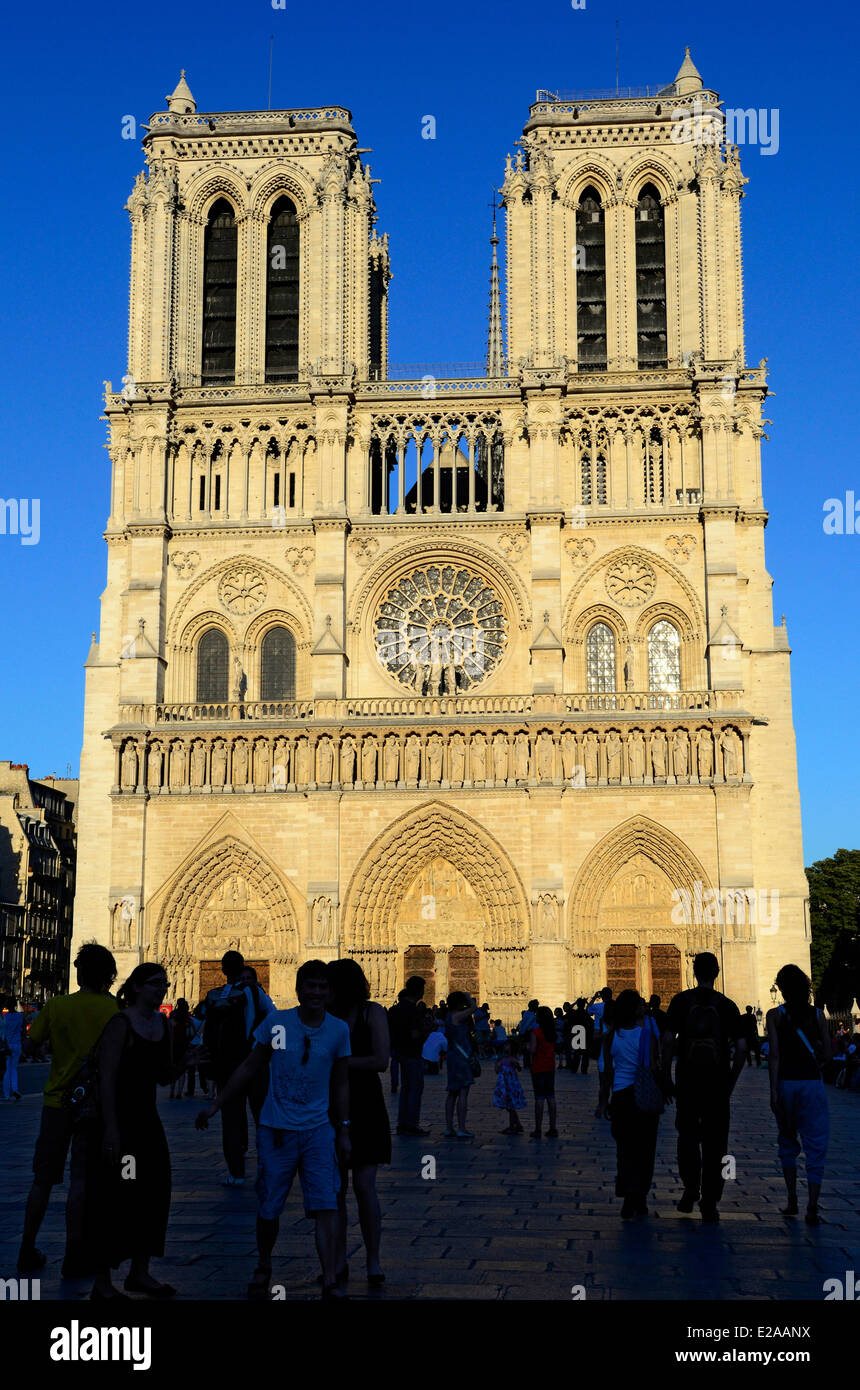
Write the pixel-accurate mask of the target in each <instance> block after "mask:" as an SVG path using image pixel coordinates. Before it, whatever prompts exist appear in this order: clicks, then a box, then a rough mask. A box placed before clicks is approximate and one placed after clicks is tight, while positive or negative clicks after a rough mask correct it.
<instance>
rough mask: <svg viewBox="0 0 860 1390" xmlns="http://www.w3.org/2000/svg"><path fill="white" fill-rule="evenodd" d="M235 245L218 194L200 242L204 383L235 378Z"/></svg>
mask: <svg viewBox="0 0 860 1390" xmlns="http://www.w3.org/2000/svg"><path fill="white" fill-rule="evenodd" d="M236 247H237V240H236V217H235V214H234V212H233V209H232V208H231V206H230V204H229V203H228V202H227V200H226V199H225V198H220V199H219V200H218V202H217V203H216V204H215V205H214V207H213V208H212V211H211V212H210V214H209V221H208V223H207V225H206V232H205V235H204V242H203V371H202V381H203V385H204V386H209V385H213V384H216V385H217V384H218V383H221V382H232V381H235V379H236Z"/></svg>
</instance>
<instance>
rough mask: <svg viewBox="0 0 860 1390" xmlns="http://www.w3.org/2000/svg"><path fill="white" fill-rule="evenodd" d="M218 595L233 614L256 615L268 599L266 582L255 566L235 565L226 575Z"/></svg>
mask: <svg viewBox="0 0 860 1390" xmlns="http://www.w3.org/2000/svg"><path fill="white" fill-rule="evenodd" d="M218 594H219V596H220V599H221V602H222V603H223V605H224V607H225V608H229V610H230V612H231V613H255V612H256V611H257V609H258V608H259V607H260V605H261V604H262V603H263V601H264V600H265V597H266V581H265V579H264V578H263V576H262V574H261V573H260V571H259V570H258V569H255V568H254V567H253V565H235V566H234V567H233V568H232V569H231V570H229V571H228V572H227V574H225V576H224V578H223V579H222V580H221V583H220V585H219V586H218Z"/></svg>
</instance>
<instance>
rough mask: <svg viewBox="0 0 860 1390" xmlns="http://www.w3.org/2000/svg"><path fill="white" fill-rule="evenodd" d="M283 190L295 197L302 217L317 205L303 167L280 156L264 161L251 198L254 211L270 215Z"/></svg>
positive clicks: (262, 214) (262, 215) (260, 215)
mask: <svg viewBox="0 0 860 1390" xmlns="http://www.w3.org/2000/svg"><path fill="white" fill-rule="evenodd" d="M281 194H284V195H285V196H286V197H287V198H290V199H292V201H293V202H294V203H295V206H296V212H297V213H298V214H299V216H300V217H301V216H303V215H305V214H306V213H308V212H309V211H310V209H311V208H312V207H313V206H314V197H313V189H312V185H311V183H310V182H309V180H308V179H307V177H306V176H305V174H304V173H303V171H302V169H300V168H299V167H298V165H295V164H292V163H290V162H288V161H284V160H276V161H272V162H271V163H269V164H264V165H263V168H262V169H260V170H258V172H257V174H256V176H255V178H254V180H253V182H252V184H251V190H250V193H249V195H248V202H249V205H250V208H251V212H252V215H253V216H255V217H259V218H263V219H267V218H268V216H269V214H270V212H271V209H272V206H273V205H274V203H275V202H276V201H277V199H278V198H279V197H280V196H281Z"/></svg>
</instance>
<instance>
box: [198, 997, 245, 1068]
mask: <svg viewBox="0 0 860 1390" xmlns="http://www.w3.org/2000/svg"><path fill="white" fill-rule="evenodd" d="M203 1047H204V1049H205V1050H206V1052H208V1054H209V1057H210V1059H211V1062H210V1065H211V1066H212V1067H213V1068H214V1069H215V1070H216V1071H219V1072H231V1071H235V1070H236V1067H238V1066H239V1065H240V1063H241V1062H243V1061H244V1060H245V1057H246V1056H247V1054H248V1035H247V1033H246V1031H245V991H244V989H237V990H232V991H231V992H230V993H229V994H227V995H224V994H222V995H220V996H218V995H216V996H215V997H214V998H213V997H212V996H211V995H209V996H208V997H207V999H206V1019H205V1022H204V1024H203Z"/></svg>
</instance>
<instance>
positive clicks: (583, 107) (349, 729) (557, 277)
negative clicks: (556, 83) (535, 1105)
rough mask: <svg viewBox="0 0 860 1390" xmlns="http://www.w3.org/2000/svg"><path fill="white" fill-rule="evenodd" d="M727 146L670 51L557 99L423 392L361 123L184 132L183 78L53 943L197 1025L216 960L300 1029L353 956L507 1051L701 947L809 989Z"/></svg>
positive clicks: (662, 980)
mask: <svg viewBox="0 0 860 1390" xmlns="http://www.w3.org/2000/svg"><path fill="white" fill-rule="evenodd" d="M720 122H721V113H720V106H719V97H718V95H717V93H716V92H714V91H712V90H710V89H708V88H706V87H704V85H703V82H702V79H701V77H700V75H699V73H698V72H697V70H696V68H695V66H694V64H693V62H692V60H691V58H690V56H689V51H688V53H687V56H686V57H685V59H684V62H683V64H682V66H681V69H680V71H679V73H678V75H677V77H676V79H675V81H674V82H673V83H671V84H669V85H668V86H664V87H657V88H653V89H648V88H643V89H640V90H629V91H625V92H624V93H616V94H600V95H597V96H595V95H593V94H592V95H585V94H583V95H582V96H579V97H578V96H572V97H568V96H566V95H562V94H558V93H551V92H539V93H538V94H537V100H536V102H535V104H534V105H532V106H531V107H530V108H529V115H528V120H527V122H526V124H525V126H524V128H523V132H522V136H521V138H520V139H519V140H518V141H517V144H516V151H517V152H516V155H515V157H513V158H512V157H511V156H510V155H509V156H508V158H507V163H506V165H505V167H504V178H503V183H502V186H501V188H500V190H499V192H500V195H501V204H502V207H503V208H504V237H503V251H502V253H501V255H500V254H499V252H498V251H497V247H498V245H499V238H498V237H497V235H496V225H495V223H494V225H493V235H492V239H491V251H490V267H491V268H490V315H489V332H488V347H487V357H486V365H485V368H484V367H483V366H482V367H481V368H480V369H477V370H476V371H475V372H474V374H472V375H469V374H468V373H466V374H463V375H462V376H461V377H459V378H457V379H450V378H446V377H445V376H444V375H442V374H440V375H439V376H433V375H432V374H429V373H423V374H422V375H420V376H419V375H418V374H417V373H416V372H413V373H412V374H411V375H412V379H404V376H403V373H402V372H401V373H398V372H397V371H395V370H394V369H391V370H389V341H388V336H389V335H388V300H389V284H390V280H391V275H392V265H393V266H394V268H396V256H394V255H392V256H391V258H390V252H389V243H388V238H387V236H385V235H382V234H381V233H380V231H379V230H378V226H377V212H376V204H375V196H374V184H375V183H376V180H375V179H372V178H371V176H370V175H371V171H370V166H369V165H368V164H366V163H365V162H364V160H363V157H362V156H363V153H366V152H363V151H362V150H361V149H360V148H359V147H358V139H357V136H356V134H355V131H354V130H353V126H352V118H351V114H350V112H349V111H348V110H346V109H345V108H343V107H339V106H330V107H325V108H319V109H313V110H289V111H287V110H283V111H237V112H218V111H216V112H212V113H208V114H206V113H201V112H200V111H198V109H197V105H196V102H195V99H194V97H193V96H192V93H191V90H190V88H189V86H188V84H187V82H186V80H185V75H184V74H183V76H182V78H181V80H180V82H179V85H178V86H177V88H176V90H175V91H174V92H173V94H172V96H170V97H169V98H167V110H166V111H161V112H158V113H156V114H155V115H154V116H153V117H152V119H151V122H150V124H149V126H148V127H147V134H146V137H145V139H144V141H143V144H144V149H145V155H146V165H147V169H146V173H145V174H144V173H141V174H139V175H138V177H137V179H136V182H135V185H134V188H133V190H132V193H131V196H130V198H129V201H128V212H129V215H130V219H131V276H130V314H129V354H128V369H127V372H126V375H125V376H124V377H123V381H122V389H121V390H120V391H114V390H113V389H112V385H111V383H110V382H106V383H105V386H106V392H105V416H106V419H107V424H108V431H109V444H108V449H109V456H110V460H111V470H112V474H111V476H112V484H111V502H110V516H109V518H108V522H107V528H106V532H105V539H106V541H107V548H108V578H107V586H106V589H105V591H104V594H103V596H102V601H101V628H100V632H99V634H98V636H96V635H94V636H93V642H92V646H91V649H90V652H89V657H88V660H87V663H86V714H85V731H84V745H83V757H82V766H81V799H80V856H79V871H78V889H77V902H76V911H75V929H76V937H77V940H78V941H81V940H85V939H90V938H93V937H95V938H97V939H99V940H101V941H104V942H105V943H107V944H110V945H111V947H112V949H113V950H114V952H115V954H116V956H117V960H118V964H119V968H120V978H124V976H125V974H126V973H127V972H128V971H129V970H130V968H131V967H132V966H133V965H134V964H136V963H137V962H138V961H139V960H141V959H149V960H157V961H159V962H162V963H163V964H164V965H165V966H166V968H167V971H168V975H169V979H170V981H171V990H170V997H171V998H173V999H176V998H177V997H178V996H181V995H184V996H185V997H186V998H187V999H188V1000H189V1001H190V1002H191V1003H192V1005H193V1003H194V1002H196V1000H197V999H198V998H199V996H200V994H201V991H204V990H205V989H207V988H209V987H210V986H211V985H212V984H213V983H215V982H216V980H217V979H219V978H220V977H219V974H218V965H217V962H218V960H219V958H220V956H221V955H222V953H223V952H224V951H225V950H226V949H228V948H229V947H236V948H238V949H240V950H241V951H242V952H243V954H244V955H245V957H246V959H248V960H249V961H251V962H253V963H254V964H255V965H256V967H257V969H258V972H259V974H260V979H261V981H262V982H263V983H264V984H265V985H267V987H268V988H269V990H270V992H271V993H272V994H273V996H274V997H275V999H276V1001H277V1002H278V1003H279V1004H283V1005H287V1006H289V1005H291V1004H292V1003H293V1001H294V1000H293V977H294V971H295V968H296V966H297V964H298V963H299V962H301V961H302V960H304V959H308V958H309V957H311V956H322V957H324V958H331V957H333V956H335V955H341V956H352V957H355V958H356V959H357V960H359V961H360V962H361V964H362V966H363V967H364V969H365V971H366V973H367V976H368V978H369V980H370V983H371V989H372V992H373V995H374V997H376V998H378V999H380V1000H382V1001H383V1002H385V1003H389V1002H391V1001H393V999H394V998H395V996H396V993H397V991H398V989H400V988H401V987H402V984H403V981H404V978H405V976H406V975H409V974H412V973H416V972H417V973H420V974H423V975H424V977H425V979H426V981H427V995H426V997H427V999H428V1000H429V1001H430V1002H433V1001H434V1000H439V999H440V998H443V997H444V996H445V995H446V994H447V993H448V991H450V990H452V989H455V988H466V989H468V990H470V991H471V992H473V993H475V994H476V995H478V996H479V997H480V999H481V1000H486V1001H487V1002H488V1003H489V1004H490V1007H491V1010H492V1013H493V1015H494V1016H500V1017H502V1018H503V1019H505V1020H506V1021H507V1022H510V1021H511V1020H513V1019H516V1018H517V1017H518V1016H519V1011H520V1009H521V1008H522V1007H523V1005H524V1003H525V1001H526V1000H527V999H529V998H530V997H532V996H533V995H537V996H538V997H539V998H540V999H541V1000H542V1001H544V1002H548V1003H551V1004H553V1005H556V1004H559V1003H561V1002H562V1000H564V999H574V998H576V997H577V995H579V994H591V992H593V991H594V990H595V989H597V988H599V987H600V986H602V985H603V984H605V983H609V984H610V985H612V986H613V987H614V988H615V989H616V990H618V989H619V988H624V987H638V988H639V989H640V990H641V991H643V992H645V993H648V992H650V991H651V990H655V991H657V992H658V993H659V994H661V995H662V996H663V998H664V1001H665V1000H666V999H667V998H668V996H670V995H671V994H672V993H673V992H675V991H676V990H677V989H679V988H682V987H686V986H687V985H688V984H689V983H690V980H691V972H690V966H691V961H692V957H693V955H694V953H695V952H696V951H699V950H702V949H708V950H712V951H714V952H715V953H716V954H717V956H718V957H719V959H720V961H721V967H722V975H721V983H722V987H723V989H724V990H725V991H726V992H727V993H729V994H730V995H732V996H733V997H734V998H735V999H736V1001H737V1002H738V1003H739V1004H740V1005H741V1006H743V1005H744V1004H746V1003H752V1004H761V1005H762V1006H764V1005H766V1004H767V1002H768V995H769V990H770V987H771V984H772V982H773V978H774V975H775V972H776V970H777V969H778V967H779V966H780V965H782V964H783V963H785V962H786V961H795V962H797V963H798V964H800V965H801V966H805V967H807V968H808V960H809V948H808V936H809V932H808V925H807V915H806V901H805V899H806V880H805V877H804V872H803V860H802V847H801V831H800V808H799V797H798V789H797V774H796V766H795V741H794V731H793V726H792V713H791V694H790V678H789V646H788V639H787V633H786V629H785V626H784V623H783V625H781V626H775V625H774V622H773V614H772V608H771V583H772V581H771V579H770V576H769V575H768V573H767V570H766V568H765V559H764V528H765V525H766V522H767V513H766V511H765V509H764V503H763V499H762V486H761V466H760V445H761V440H762V438H763V437H764V435H763V426H764V425H766V424H767V423H768V422H767V421H766V420H763V418H762V407H763V403H764V401H765V398H766V396H767V385H766V373H765V364H764V363H761V364H760V365H759V366H756V367H749V366H747V365H746V359H745V356H744V338H743V317H742V271H741V241H740V204H741V198H742V197H743V188H744V184H745V183H746V182H747V180H746V179H745V177H744V176H743V174H742V173H741V167H740V160H739V154H738V150H737V148H736V147H733V146H728V147H726V145H725V144H724V143H723V141H722V137H721V126H720ZM685 123H686V124H685ZM685 130H686V131H687V132H688V133H687V134H686V135H685V134H684V132H685ZM690 131H692V132H693V133H692V134H689V132H690ZM679 133H680V134H681V136H682V138H678V137H679ZM500 174H501V168H500ZM394 249H395V248H392V250H394ZM500 263H501V264H500ZM502 270H503V271H504V275H502ZM502 285H503V287H504V299H503V296H502ZM478 328H479V331H480V326H478Z"/></svg>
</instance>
